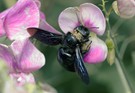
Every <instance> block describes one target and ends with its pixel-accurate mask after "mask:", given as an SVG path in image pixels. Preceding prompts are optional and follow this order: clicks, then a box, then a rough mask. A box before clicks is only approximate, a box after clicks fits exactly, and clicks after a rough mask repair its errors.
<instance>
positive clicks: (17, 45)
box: [10, 39, 45, 73]
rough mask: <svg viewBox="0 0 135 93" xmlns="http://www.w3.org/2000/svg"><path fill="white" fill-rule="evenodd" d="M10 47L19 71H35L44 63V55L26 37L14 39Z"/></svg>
mask: <svg viewBox="0 0 135 93" xmlns="http://www.w3.org/2000/svg"><path fill="white" fill-rule="evenodd" d="M10 48H11V50H12V51H13V54H14V57H15V58H16V61H17V65H18V70H19V71H20V72H25V73H29V72H32V71H36V70H38V69H40V68H41V67H42V66H43V65H44V64H45V57H44V55H43V54H42V53H41V52H40V51H39V50H38V49H37V48H36V47H35V46H34V45H33V44H32V43H31V42H30V41H29V40H28V39H22V40H16V41H14V42H13V43H12V45H11V46H10Z"/></svg>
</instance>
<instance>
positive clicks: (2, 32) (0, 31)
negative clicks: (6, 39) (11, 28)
mask: <svg viewBox="0 0 135 93" xmlns="http://www.w3.org/2000/svg"><path fill="white" fill-rule="evenodd" d="M4 35H5V30H4V28H3V21H2V19H0V37H2V36H4Z"/></svg>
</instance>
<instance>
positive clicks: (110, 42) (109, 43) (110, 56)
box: [106, 38, 115, 65]
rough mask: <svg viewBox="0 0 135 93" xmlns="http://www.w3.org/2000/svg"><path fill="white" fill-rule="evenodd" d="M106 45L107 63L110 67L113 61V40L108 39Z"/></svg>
mask: <svg viewBox="0 0 135 93" xmlns="http://www.w3.org/2000/svg"><path fill="white" fill-rule="evenodd" d="M106 45H107V47H108V54H107V61H108V63H109V64H110V65H112V64H113V63H114V61H115V46H114V42H113V40H112V39H111V38H108V39H107V40H106Z"/></svg>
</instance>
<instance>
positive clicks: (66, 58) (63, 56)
mask: <svg viewBox="0 0 135 93" xmlns="http://www.w3.org/2000/svg"><path fill="white" fill-rule="evenodd" d="M72 52H73V51H72V50H71V49H69V48H65V47H60V48H59V50H58V61H59V63H60V64H61V65H62V66H63V67H64V68H65V69H67V70H68V71H71V72H75V68H74V53H72Z"/></svg>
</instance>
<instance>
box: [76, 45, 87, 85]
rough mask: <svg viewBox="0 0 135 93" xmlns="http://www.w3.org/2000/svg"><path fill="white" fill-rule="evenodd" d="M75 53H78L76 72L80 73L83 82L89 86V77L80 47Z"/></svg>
mask: <svg viewBox="0 0 135 93" xmlns="http://www.w3.org/2000/svg"><path fill="white" fill-rule="evenodd" d="M75 52H76V54H75V63H74V66H75V70H76V72H77V73H78V75H79V76H80V78H81V79H82V81H83V82H84V83H86V84H89V75H88V72H87V70H86V68H85V66H84V64H83V63H84V62H83V59H82V55H81V52H80V48H79V46H77V47H76V49H75Z"/></svg>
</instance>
